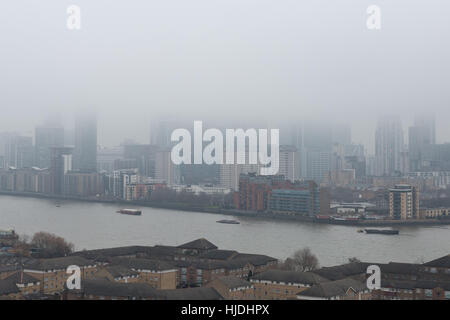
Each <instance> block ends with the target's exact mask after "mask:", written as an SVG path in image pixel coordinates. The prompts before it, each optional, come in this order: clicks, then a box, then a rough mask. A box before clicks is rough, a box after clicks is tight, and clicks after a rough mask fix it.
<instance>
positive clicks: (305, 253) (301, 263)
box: [282, 247, 319, 272]
mask: <svg viewBox="0 0 450 320" xmlns="http://www.w3.org/2000/svg"><path fill="white" fill-rule="evenodd" d="M318 268H319V259H317V257H316V256H315V255H314V254H313V253H312V252H311V249H309V248H308V247H306V248H303V249H300V250H297V251H295V252H294V254H293V255H292V256H290V257H289V258H287V259H286V260H285V261H284V263H283V265H282V269H284V270H292V271H301V272H307V271H312V270H316V269H318Z"/></svg>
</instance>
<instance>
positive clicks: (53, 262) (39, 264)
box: [24, 256, 95, 271]
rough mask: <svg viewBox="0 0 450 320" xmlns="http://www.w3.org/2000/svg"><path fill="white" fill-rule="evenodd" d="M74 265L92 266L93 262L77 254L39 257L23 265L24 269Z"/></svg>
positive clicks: (61, 267) (46, 268)
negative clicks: (47, 257)
mask: <svg viewBox="0 0 450 320" xmlns="http://www.w3.org/2000/svg"><path fill="white" fill-rule="evenodd" d="M71 265H76V266H79V267H83V266H93V265H95V262H94V261H92V260H88V259H85V258H83V257H79V256H68V257H61V258H51V259H40V260H37V261H33V262H30V263H28V264H26V265H25V266H24V269H25V270H42V271H45V270H60V269H66V268H67V267H68V266H71Z"/></svg>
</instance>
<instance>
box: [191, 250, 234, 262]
mask: <svg viewBox="0 0 450 320" xmlns="http://www.w3.org/2000/svg"><path fill="white" fill-rule="evenodd" d="M236 254H238V252H237V251H234V250H219V249H217V250H212V251H208V252H205V253H203V254H202V255H200V256H199V258H201V259H211V260H228V259H231V258H232V257H233V256H235V255H236Z"/></svg>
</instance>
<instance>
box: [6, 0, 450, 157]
mask: <svg viewBox="0 0 450 320" xmlns="http://www.w3.org/2000/svg"><path fill="white" fill-rule="evenodd" d="M70 4H72V3H71V2H69V1H45V2H36V1H31V0H25V1H21V2H20V3H18V2H12V1H9V2H6V3H5V4H3V5H2V10H0V21H1V23H2V28H1V29H0V37H1V39H2V50H1V51H0V58H1V59H0V110H1V117H0V131H18V132H23V133H25V134H30V135H32V134H33V131H34V127H35V126H36V125H40V124H41V123H43V121H44V120H45V119H46V118H47V116H48V115H55V114H56V113H59V114H61V117H62V118H63V120H64V121H65V122H66V123H69V124H70V121H71V118H72V116H73V113H75V111H77V110H78V109H80V108H83V109H95V110H97V112H98V119H99V123H98V132H99V136H98V142H99V144H101V145H105V146H114V145H117V144H119V143H120V142H121V141H123V140H124V139H133V140H136V141H137V142H139V143H148V140H149V124H150V122H151V120H152V119H154V118H156V117H157V116H159V115H162V114H163V115H167V116H170V117H177V118H189V121H193V120H203V121H205V122H207V121H208V120H209V119H212V118H213V119H222V118H229V119H234V120H236V123H241V121H246V122H252V120H256V121H266V122H272V121H277V120H280V121H281V120H285V119H289V120H291V121H292V120H295V121H303V120H307V119H311V118H312V119H319V120H320V119H322V120H327V121H331V120H333V121H335V120H336V121H339V122H343V121H347V122H349V123H350V124H351V126H352V132H353V134H352V136H353V141H354V142H356V143H364V144H365V145H366V146H367V149H368V150H369V152H370V153H373V149H374V140H375V137H374V136H375V133H374V132H375V126H376V120H377V118H378V116H381V115H383V114H386V113H388V114H399V115H400V116H401V118H402V120H403V121H402V124H403V130H404V134H405V137H406V136H407V128H408V126H409V125H411V124H412V121H413V117H414V114H415V113H417V112H424V111H425V112H430V111H432V112H434V113H435V114H436V131H437V142H438V143H440V142H445V141H450V127H449V126H448V125H447V124H446V121H447V119H449V118H450V91H449V90H448V84H449V83H450V72H449V71H450V45H449V44H448V41H445V39H449V38H450V20H449V19H448V12H449V9H450V3H449V2H448V1H443V0H430V1H426V2H424V1H420V0H397V1H395V2H394V1H386V0H379V1H377V3H376V4H377V5H379V6H380V8H381V10H382V28H381V30H378V31H373V30H368V29H367V27H366V19H367V14H366V9H367V7H368V6H369V5H370V4H373V3H372V2H371V1H365V0H364V1H361V3H355V1H353V0H341V1H334V0H322V1H317V0H306V1H301V2H300V1H292V0H284V1H277V2H274V1H269V0H246V1H238V0H230V1H225V2H224V1H214V0H208V1H207V0H192V1H189V2H187V1H181V0H174V1H170V2H164V1H135V2H134V3H133V6H130V5H129V3H128V2H127V1H114V2H110V1H105V0H98V1H87V0H79V1H77V5H79V6H80V7H81V10H82V29H81V30H79V31H69V30H68V29H67V28H66V18H67V14H66V9H67V6H68V5H70ZM236 126H237V127H239V126H238V125H236Z"/></svg>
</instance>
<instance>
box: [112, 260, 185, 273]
mask: <svg viewBox="0 0 450 320" xmlns="http://www.w3.org/2000/svg"><path fill="white" fill-rule="evenodd" d="M112 264H113V265H122V266H125V267H127V268H131V269H133V270H152V271H166V270H173V269H176V267H175V266H174V265H173V264H172V263H169V262H166V261H161V260H152V259H141V258H114V259H112Z"/></svg>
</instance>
